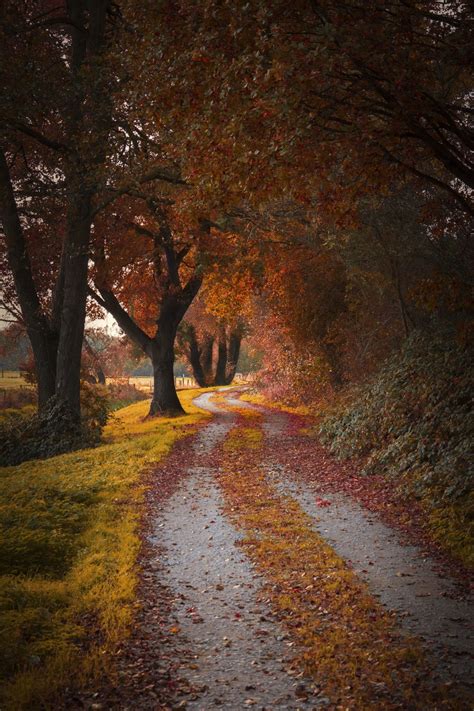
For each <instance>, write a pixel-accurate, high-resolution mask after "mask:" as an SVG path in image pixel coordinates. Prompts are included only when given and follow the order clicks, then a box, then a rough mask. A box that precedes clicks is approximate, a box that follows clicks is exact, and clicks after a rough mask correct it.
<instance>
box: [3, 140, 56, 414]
mask: <svg viewBox="0 0 474 711" xmlns="http://www.w3.org/2000/svg"><path fill="white" fill-rule="evenodd" d="M0 220H1V222H2V226H3V231H4V233H5V241H6V247H7V257H8V263H9V266H10V269H11V271H12V275H13V280H14V283H15V290H16V293H17V295H18V301H19V303H20V308H21V313H22V316H23V320H24V323H25V326H26V331H27V333H28V337H29V339H30V343H31V348H32V350H33V357H34V360H35V370H36V377H37V380H38V408H39V410H42V409H44V407H45V406H46V403H47V402H48V400H49V399H50V398H51V397H52V396H53V395H54V391H55V379H56V355H57V349H58V337H57V334H56V332H55V330H54V329H53V328H52V327H51V325H50V323H49V321H48V319H47V317H46V315H45V314H44V313H43V310H42V308H41V303H40V299H39V296H38V292H37V290H36V286H35V282H34V279H33V271H32V268H31V262H30V258H29V255H28V249H27V245H26V241H25V236H24V233H23V229H22V226H21V222H20V218H19V215H18V209H17V205H16V201H15V195H14V193H13V186H12V183H11V178H10V171H9V168H8V164H7V160H6V157H5V154H4V152H3V151H2V150H0Z"/></svg>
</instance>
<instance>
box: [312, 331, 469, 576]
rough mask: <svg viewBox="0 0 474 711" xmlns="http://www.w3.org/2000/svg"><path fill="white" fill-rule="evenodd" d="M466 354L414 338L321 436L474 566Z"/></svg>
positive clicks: (438, 338) (334, 415)
mask: <svg viewBox="0 0 474 711" xmlns="http://www.w3.org/2000/svg"><path fill="white" fill-rule="evenodd" d="M473 363H474V359H473V352H472V348H467V347H464V348H461V347H460V346H458V345H456V344H455V343H454V342H453V340H452V339H448V338H446V337H443V335H440V334H436V335H427V334H425V335H420V334H414V335H413V336H412V337H411V338H410V339H409V340H408V341H407V343H406V344H405V346H404V348H403V349H402V350H401V351H400V353H399V354H397V355H396V356H392V358H391V359H390V360H389V361H387V363H386V364H385V365H384V367H382V369H381V370H380V372H379V373H378V374H377V375H376V377H374V378H373V379H372V380H371V381H370V382H369V383H367V384H366V385H364V386H363V387H360V388H357V389H355V390H354V391H353V392H352V393H350V396H349V398H348V399H346V401H345V403H344V404H342V405H340V406H339V407H336V408H335V410H334V411H333V412H331V413H329V414H327V415H326V416H325V417H323V421H322V424H321V425H320V428H319V435H320V437H321V439H322V441H323V443H325V444H327V445H329V447H330V449H331V451H332V452H333V453H334V454H336V455H337V456H339V457H352V456H354V455H356V456H360V457H364V458H365V466H364V468H363V473H365V474H368V475H370V474H372V473H385V474H386V475H388V476H389V477H392V478H393V480H394V485H396V486H398V487H399V489H400V492H401V493H402V494H403V495H413V496H415V497H417V498H419V499H421V501H422V503H423V505H424V506H425V507H426V509H427V511H428V512H429V513H428V515H429V523H430V527H431V530H432V533H433V534H434V536H435V537H436V538H437V539H438V540H439V541H440V542H441V543H442V544H444V545H446V546H447V547H449V548H450V549H451V550H452V551H453V553H455V554H456V555H457V556H458V557H459V558H461V559H462V560H463V561H464V562H465V563H468V564H471V565H472V564H474V536H473V521H474V500H473V492H472V488H473V487H472V485H473V480H474V457H473V451H472V442H473V435H474V411H473V408H472V395H473V374H474V367H473Z"/></svg>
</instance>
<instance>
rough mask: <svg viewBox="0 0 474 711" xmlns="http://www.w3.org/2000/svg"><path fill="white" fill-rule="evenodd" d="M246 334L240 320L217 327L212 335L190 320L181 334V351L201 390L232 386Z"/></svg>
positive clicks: (211, 332)
mask: <svg viewBox="0 0 474 711" xmlns="http://www.w3.org/2000/svg"><path fill="white" fill-rule="evenodd" d="M206 325H207V324H206ZM207 328H208V329H209V326H208V325H207ZM200 331H201V334H202V335H200ZM244 333H245V328H244V324H243V322H242V321H241V320H240V319H237V320H236V321H235V322H234V323H231V324H226V323H225V322H224V321H220V322H219V323H215V324H214V329H212V330H211V331H209V330H206V327H205V328H204V330H203V329H202V326H201V324H199V326H196V325H194V324H193V323H191V322H189V320H188V319H187V320H186V323H185V324H184V326H183V328H182V329H181V332H180V339H179V340H180V349H181V352H182V353H184V354H185V356H186V358H187V360H188V362H189V364H190V366H191V368H192V371H193V375H194V379H195V380H196V382H197V384H198V385H199V386H200V387H202V388H204V387H208V386H210V385H230V384H231V383H232V381H233V379H234V376H235V373H236V370H237V363H238V361H239V353H240V346H241V343H242V338H243V336H244ZM216 350H217V354H216V353H215V351H216ZM216 356H217V357H216Z"/></svg>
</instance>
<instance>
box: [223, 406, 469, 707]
mask: <svg viewBox="0 0 474 711" xmlns="http://www.w3.org/2000/svg"><path fill="white" fill-rule="evenodd" d="M240 424H241V425H242V426H239V425H237V426H236V427H235V428H234V429H233V430H231V431H230V433H229V435H228V437H227V440H226V442H225V444H224V446H223V448H222V459H221V462H220V472H221V473H220V475H219V481H220V484H221V486H222V489H223V492H224V497H225V502H226V512H227V513H228V514H229V515H230V517H231V519H232V520H233V522H234V524H235V525H236V526H237V527H238V528H240V529H241V530H242V531H243V532H244V535H245V537H244V539H243V540H242V543H241V545H242V546H243V547H244V549H245V551H246V553H247V554H248V555H249V557H250V558H251V560H252V561H253V563H254V564H255V565H256V567H257V569H258V570H259V571H260V572H261V573H262V574H263V575H264V576H265V579H266V581H267V583H266V585H265V592H264V594H265V595H266V596H267V598H268V600H269V602H270V604H272V605H273V607H274V609H275V610H276V611H277V612H278V615H279V617H280V619H281V621H282V623H283V624H284V625H285V626H286V627H287V628H288V629H289V632H290V635H291V637H292V639H293V641H294V642H296V644H295V654H296V655H297V656H296V659H295V663H296V664H301V665H302V666H303V667H304V669H305V670H306V672H307V673H308V674H309V675H311V676H312V677H313V678H314V679H315V680H316V682H317V683H318V684H319V685H321V693H322V694H323V695H324V696H328V697H329V698H330V700H331V704H333V705H331V708H336V709H341V710H342V709H344V710H345V709H361V710H362V709H368V708H370V709H380V710H383V711H388V710H390V709H404V710H407V709H420V710H421V709H423V711H426V709H430V711H434V710H435V709H464V708H465V709H467V708H470V706H469V704H467V703H464V701H462V700H461V699H458V698H456V697H455V694H454V690H453V688H450V689H449V691H448V690H447V689H445V688H444V687H441V686H436V685H435V684H434V683H433V681H432V677H431V673H430V669H429V666H428V664H427V661H426V659H425V657H424V654H423V652H422V649H421V646H420V644H419V642H418V641H417V640H416V639H414V638H412V637H407V636H405V635H404V634H403V633H402V632H401V631H400V630H399V629H398V627H397V623H396V621H395V619H394V617H393V616H392V615H390V614H389V613H387V612H386V611H385V610H384V609H383V607H382V606H381V605H380V604H379V603H378V602H377V601H376V600H375V599H374V598H373V597H372V595H371V594H370V592H369V590H368V588H367V586H366V585H365V583H363V582H362V581H361V580H359V578H357V576H356V575H355V573H354V572H353V571H351V570H350V568H349V567H348V566H347V564H346V563H345V562H344V560H343V559H341V558H340V557H339V556H338V555H336V553H335V552H334V551H333V549H332V548H331V547H330V546H329V545H328V544H327V543H326V542H325V541H324V539H323V538H322V537H321V536H320V535H319V534H318V533H316V532H315V531H314V530H313V528H312V522H311V519H310V518H309V517H308V516H307V515H306V514H305V513H304V511H303V510H302V509H301V507H300V506H299V505H298V504H297V502H296V501H294V500H293V499H292V498H291V497H288V496H284V495H280V494H279V493H278V492H277V491H276V490H275V489H274V488H273V487H272V486H271V485H270V484H269V483H268V481H267V479H266V477H265V467H264V465H263V456H264V450H263V449H262V450H260V451H259V449H258V447H259V443H260V442H261V436H260V435H259V434H258V431H259V430H258V428H256V429H255V430H254V432H252V431H251V430H252V428H250V427H248V424H249V423H248V419H242V420H240Z"/></svg>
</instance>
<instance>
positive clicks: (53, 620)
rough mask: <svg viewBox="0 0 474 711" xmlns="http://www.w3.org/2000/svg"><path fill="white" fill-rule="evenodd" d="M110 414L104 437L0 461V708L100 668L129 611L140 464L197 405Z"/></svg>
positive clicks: (37, 701)
mask: <svg viewBox="0 0 474 711" xmlns="http://www.w3.org/2000/svg"><path fill="white" fill-rule="evenodd" d="M198 392H201V391H198V390H187V391H184V392H182V393H180V399H181V402H182V404H183V406H184V408H185V410H186V411H187V413H188V414H186V415H185V416H182V417H178V418H174V419H149V420H147V419H145V416H146V414H147V410H148V407H149V403H148V402H146V401H145V402H139V403H136V404H134V405H131V406H129V407H126V408H124V409H123V410H120V411H119V412H118V413H116V414H115V415H114V417H113V419H112V421H111V422H110V424H108V425H107V427H106V429H105V433H104V434H105V437H104V443H103V444H102V445H101V446H99V447H97V448H94V449H89V450H81V451H78V452H73V453H70V454H65V455H61V456H57V457H53V458H51V459H48V460H34V461H30V462H25V463H24V464H21V465H19V466H15V467H5V468H3V469H0V477H1V494H0V530H1V533H2V541H3V543H2V547H1V550H0V675H1V677H2V685H1V692H0V707H1V708H5V709H15V710H20V709H34V708H54V707H55V704H54V699H55V698H57V697H58V695H59V694H60V692H61V690H62V689H63V688H64V687H66V686H67V685H71V679H74V684H78V685H80V684H81V682H82V681H84V680H85V679H88V678H91V677H92V676H93V675H96V674H104V673H105V674H107V673H108V671H109V667H110V659H111V653H112V652H113V650H114V647H115V645H116V643H117V642H119V641H120V640H121V639H122V638H123V637H124V636H125V635H126V634H127V630H128V629H129V627H130V623H131V621H132V619H133V613H134V600H135V588H136V584H137V570H136V567H135V561H136V557H137V553H138V550H139V547H140V540H139V537H138V524H139V520H140V504H141V502H142V501H143V495H144V486H143V485H141V484H140V481H141V473H142V472H143V471H144V470H146V469H147V468H148V467H150V466H152V465H153V464H155V463H156V462H159V461H160V460H161V459H162V458H163V457H164V456H165V455H166V454H167V453H168V452H169V450H170V448H171V447H172V445H173V444H174V443H175V442H176V441H177V440H178V439H179V438H181V437H183V436H186V435H187V434H190V433H192V431H193V429H194V428H193V425H195V424H197V423H198V422H199V421H200V420H201V419H202V418H205V417H207V416H208V415H207V413H204V412H203V411H202V410H199V409H198V408H197V407H195V406H194V405H193V404H192V399H193V397H195V396H196V395H197V394H198Z"/></svg>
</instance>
